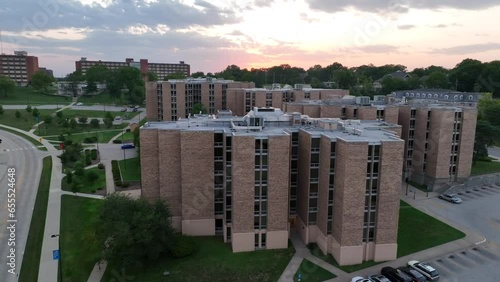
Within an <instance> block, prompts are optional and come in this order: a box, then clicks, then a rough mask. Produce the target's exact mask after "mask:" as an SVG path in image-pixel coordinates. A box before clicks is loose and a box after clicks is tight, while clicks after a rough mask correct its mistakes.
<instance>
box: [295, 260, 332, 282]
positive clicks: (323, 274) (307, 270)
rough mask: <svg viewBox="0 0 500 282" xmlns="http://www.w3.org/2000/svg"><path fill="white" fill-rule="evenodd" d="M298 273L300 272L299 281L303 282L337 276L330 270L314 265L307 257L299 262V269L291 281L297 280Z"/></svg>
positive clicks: (319, 281)
mask: <svg viewBox="0 0 500 282" xmlns="http://www.w3.org/2000/svg"><path fill="white" fill-rule="evenodd" d="M299 274H301V276H302V277H301V281H303V282H322V281H325V280H328V279H333V278H335V277H337V276H336V275H334V274H333V273H331V272H330V271H327V270H325V269H323V268H322V267H320V266H319V265H316V264H314V263H313V262H311V261H308V260H307V259H304V260H303V261H302V263H301V264H300V266H299V269H298V270H297V272H296V273H295V276H294V277H293V281H295V282H297V281H299V280H298V275H299Z"/></svg>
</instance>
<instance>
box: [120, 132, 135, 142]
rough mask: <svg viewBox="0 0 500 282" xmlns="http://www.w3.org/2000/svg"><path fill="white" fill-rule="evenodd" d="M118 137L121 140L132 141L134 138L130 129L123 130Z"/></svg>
mask: <svg viewBox="0 0 500 282" xmlns="http://www.w3.org/2000/svg"><path fill="white" fill-rule="evenodd" d="M118 139H120V140H123V141H133V140H134V133H132V132H131V131H129V132H125V133H123V134H122V135H120V137H118Z"/></svg>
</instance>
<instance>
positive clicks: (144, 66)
mask: <svg viewBox="0 0 500 282" xmlns="http://www.w3.org/2000/svg"><path fill="white" fill-rule="evenodd" d="M95 65H103V66H105V67H107V68H108V69H112V70H116V69H119V68H123V67H136V68H138V69H140V70H141V73H142V74H143V75H144V76H145V75H146V74H147V73H148V72H152V73H155V74H156V75H157V76H158V79H163V78H164V77H165V76H167V75H170V74H175V73H181V74H184V75H185V76H189V75H190V74H191V69H190V66H189V64H186V63H185V62H184V61H180V62H179V63H178V64H173V63H150V62H148V60H147V59H141V60H140V61H139V62H136V61H134V59H133V58H127V59H125V62H113V61H100V60H99V61H90V60H87V58H85V57H82V58H81V59H80V60H79V61H76V62H75V67H76V70H80V71H82V73H83V74H85V73H86V72H87V70H88V69H89V68H91V67H93V66H95Z"/></svg>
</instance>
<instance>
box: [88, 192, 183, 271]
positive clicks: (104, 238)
mask: <svg viewBox="0 0 500 282" xmlns="http://www.w3.org/2000/svg"><path fill="white" fill-rule="evenodd" d="M103 201H104V203H103V205H102V207H101V208H100V210H99V214H98V219H97V221H96V223H95V230H96V241H97V243H98V244H99V246H101V247H102V248H103V249H104V251H103V258H104V259H106V260H107V261H108V262H110V263H116V264H118V265H121V266H123V267H126V266H142V265H143V264H144V263H145V262H148V261H154V260H156V259H158V257H159V256H160V254H161V253H163V252H165V251H167V250H168V249H169V248H171V246H172V245H173V243H174V242H175V241H174V238H175V237H174V229H173V228H172V223H171V219H170V218H171V213H170V209H169V207H168V205H167V203H166V202H165V201H163V200H158V201H156V202H154V203H150V202H148V201H146V200H145V199H144V198H140V199H132V198H130V197H128V196H125V195H121V194H116V193H115V194H111V195H110V196H108V197H106V198H105V199H104V200H103Z"/></svg>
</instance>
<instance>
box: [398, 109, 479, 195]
mask: <svg viewBox="0 0 500 282" xmlns="http://www.w3.org/2000/svg"><path fill="white" fill-rule="evenodd" d="M476 119H477V109H476V108H475V107H468V106H454V105H446V104H444V105H443V104H441V105H436V104H434V105H433V104H418V103H413V104H409V105H404V106H400V107H399V122H398V123H399V124H400V125H401V126H402V127H403V131H402V136H401V137H402V138H403V139H405V140H406V145H405V166H404V168H405V173H406V177H408V178H409V179H410V180H412V181H414V182H417V183H419V184H426V185H428V186H429V189H432V187H433V185H435V184H441V183H445V182H456V181H460V180H463V179H465V178H467V177H469V176H470V171H471V167H472V154H473V151H474V138H475V133H476Z"/></svg>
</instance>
